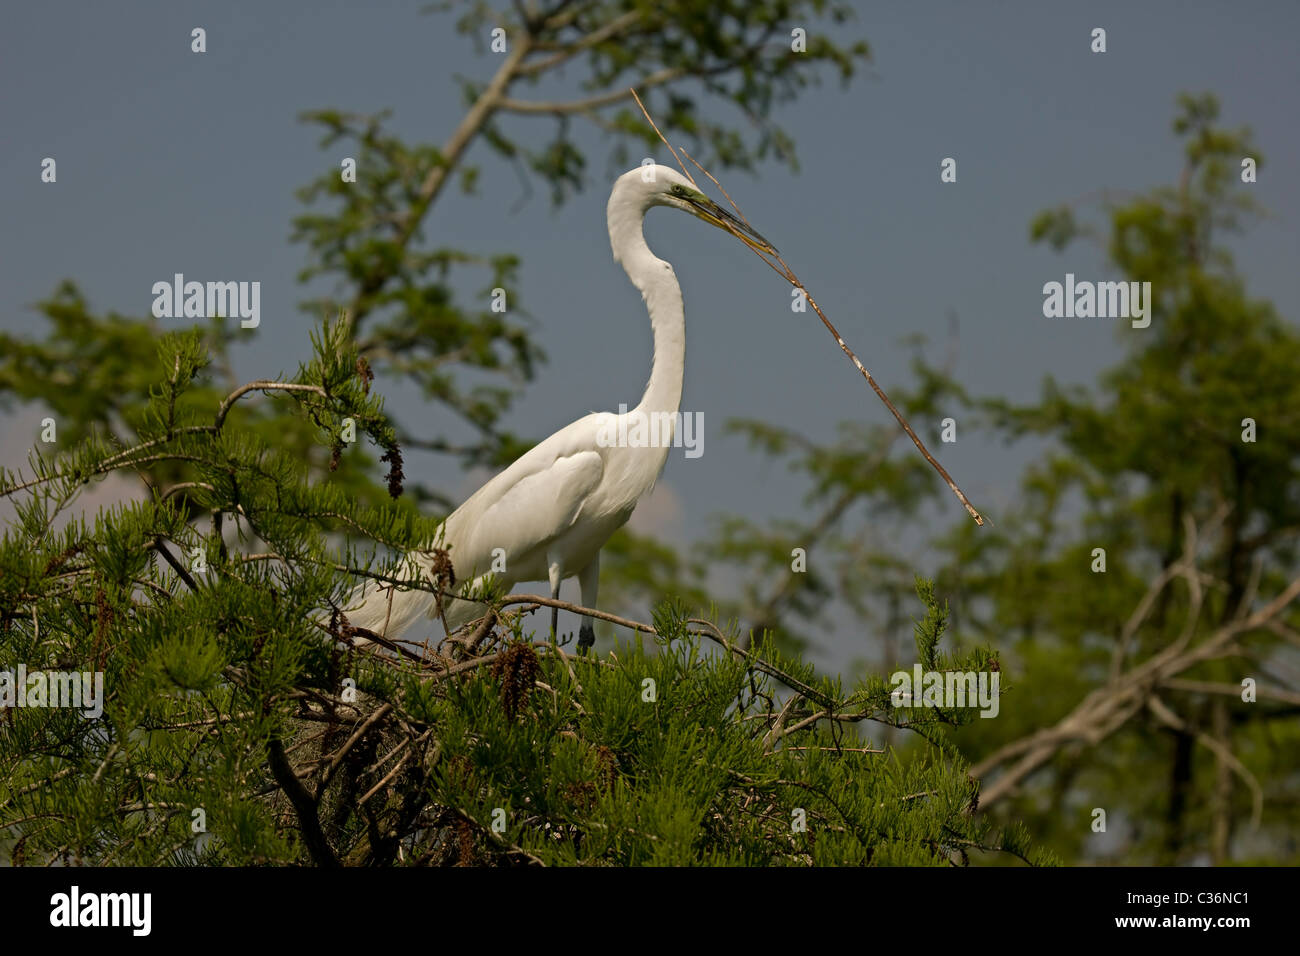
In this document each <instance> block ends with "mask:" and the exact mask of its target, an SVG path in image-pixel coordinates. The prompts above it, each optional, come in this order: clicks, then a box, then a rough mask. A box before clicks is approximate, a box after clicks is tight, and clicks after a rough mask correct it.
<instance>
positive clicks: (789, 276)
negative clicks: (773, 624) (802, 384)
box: [632, 90, 984, 525]
mask: <svg viewBox="0 0 1300 956" xmlns="http://www.w3.org/2000/svg"><path fill="white" fill-rule="evenodd" d="M632 96H633V97H634V98H635V99H636V103H637V105H638V106H640V107H641V112H642V113H643V114H645V118H646V120H647V122H649V123H650V126H651V127H652V128H653V129H654V131H655V132H656V133H658V135H659V138H660V139H661V140H663V143H664V145H665V146H667V147H668V150H669V152H671V153H672V154H673V158H674V159H676V160H677V165H679V166H681V167H682V172H683V173H685V175H686V178H687V179H689V180H690V181H691V183H692V184H693V185H696V186H697V188H698V184H696V183H695V177H694V176H692V175H691V174H690V171H689V170H688V169H687V168H686V165H685V164H684V163H683V162H682V160H681V157H680V156H678V155H677V150H676V149H674V148H673V145H672V143H670V142H668V140H667V138H666V137H665V136H664V134H663V133H662V132H660V130H659V127H658V126H656V125H655V121H654V120H653V119H651V118H650V113H649V111H648V110H647V109H646V108H645V104H644V103H642V102H641V98H640V97H639V96H637V95H636V91H635V90H633V91H632ZM682 154H683V155H684V156H686V157H687V158H688V159H690V161H691V162H692V163H694V164H695V165H696V166H697V167H698V168H699V170H700V172H702V173H704V175H706V176H708V177H709V179H710V180H712V182H713V184H714V185H715V186H717V187H718V189H719V190H720V191H721V192H722V195H723V196H726V198H727V202H729V203H731V208H732V209H734V210H736V215H737V216H739V217H740V220H741V221H742V222H743V223H744V224H745V225H746V226H748V225H749V220H748V219H747V218H745V214H744V213H743V212H741V210H740V207H739V206H738V205H736V201H735V200H734V199H732V198H731V196H729V195H727V191H726V190H725V189H723V188H722V184H721V183H720V182H718V180H717V178H716V177H714V175H713V174H712V173H710V172H709V171H708V170H707V169H705V168H704V167H703V166H701V165H700V164H699V163H698V162H696V160H695V158H694V157H693V156H691V155H690V154H689V153H687V152H686V150H684V149H683V150H682ZM722 224H723V225H724V226H726V228H727V230H728V231H729V232H730V233H731V234H732V235H734V236H735V237H736V238H737V239H742V240H743V239H744V238H745V237H744V236H743V235H741V234H740V233H739V232H737V231H736V228H735V227H734V226H732V225H731V224H730V223H728V222H726V221H725V220H724V221H723V223H722ZM751 228H752V227H751ZM745 244H746V245H747V246H749V248H750V249H752V250H753V252H754V254H755V255H756V256H758V257H759V258H760V259H762V260H763V261H764V262H765V263H767V265H768V266H769V267H770V268H771V269H772V271H773V272H775V273H776V274H777V275H779V276H781V278H783V279H785V280H786V281H787V282H789V283H790V284H791V285H792V286H794V287H795V288H796V289H798V290H799V291H800V292H802V293H803V297H804V299H805V300H807V302H808V304H809V305H811V306H812V308H813V311H814V312H816V313H817V317H818V318H819V319H821V320H822V324H823V325H824V326H826V330H827V331H828V332H830V334H831V335H832V336H833V337H834V338H835V343H836V344H837V345H838V346H839V347H840V349H841V350H842V351H843V352H844V354H845V355H847V356H848V357H849V360H850V361H852V362H853V364H854V366H856V367H857V370H858V371H859V372H861V373H862V377H863V378H865V379H866V380H867V384H868V385H870V386H871V388H872V390H873V391H874V392H875V393H876V395H877V396H878V397H879V398H880V400H881V401H882V402H884V403H885V407H886V408H888V409H889V411H890V414H892V415H893V416H894V418H895V419H896V420H897V421H898V424H899V426H900V427H901V428H902V429H903V431H905V432H906V433H907V437H908V438H910V439H912V444H914V445H915V446H916V448H917V450H918V451H920V453H921V455H922V457H924V458H925V460H926V461H928V462H929V463H930V466H931V467H932V468H934V470H935V471H937V472H938V473H939V477H940V478H942V479H943V480H944V482H945V483H946V484H947V485H948V488H949V489H950V490H951V491H952V493H953V494H954V495H956V496H957V500H958V501H960V502H961V503H962V506H963V507H964V508H965V509H966V511H967V512H968V513H969V514H970V516H971V517H972V518H974V519H975V523H976V524H977V525H983V524H984V516H983V515H981V514H980V513H979V512H978V511H976V510H975V506H974V505H972V504H971V503H970V499H969V498H967V497H966V494H965V493H964V492H963V491H962V490H961V489H960V488H959V487H957V483H956V482H955V481H953V480H952V476H951V475H950V474H948V471H947V469H945V468H944V467H943V465H941V464H939V462H938V459H936V458H935V457H934V456H933V455H932V454H930V450H929V449H928V448H926V447H925V443H924V442H922V441H921V439H920V436H918V435H917V434H916V432H915V431H913V429H912V426H911V425H909V424H908V422H907V419H905V418H904V417H903V413H902V412H900V411H899V410H898V406H896V405H895V404H894V403H893V402H892V401H890V399H889V396H888V395H886V394H885V390H884V389H883V388H881V387H880V385H879V384H878V383H877V382H876V380H875V378H874V377H873V376H872V374H871V373H870V372H869V371H867V367H866V366H865V365H863V364H862V360H861V359H859V358H858V356H857V355H856V354H855V353H854V351H853V349H851V348H849V345H848V343H847V342H845V341H844V337H843V336H842V335H840V332H839V329H837V328H835V326H834V325H833V324H832V323H831V320H830V319H828V318H827V317H826V313H825V312H823V311H822V309H821V306H819V305H818V304H817V301H816V300H815V299H814V298H813V297H812V293H810V292H809V291H808V289H807V287H805V286H804V284H803V282H802V281H800V279H799V277H798V276H796V275H795V274H794V270H793V269H791V268H790V266H789V265H787V264H786V261H785V260H784V259H782V258H781V254H780V253H779V252H777V251H776V250H775V249H773V250H772V251H771V253H768V254H765V253H764V252H763V251H761V250H759V249H756V248H754V246H752V245H749V243H748V242H746V243H745ZM768 255H770V256H771V259H769V258H768ZM773 260H775V262H774V261H773Z"/></svg>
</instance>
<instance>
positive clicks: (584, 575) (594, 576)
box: [578, 551, 600, 654]
mask: <svg viewBox="0 0 1300 956" xmlns="http://www.w3.org/2000/svg"><path fill="white" fill-rule="evenodd" d="M599 584H600V552H599V551H597V552H596V556H595V557H594V558H592V559H591V563H590V564H588V565H587V566H586V567H585V568H583V569H582V570H581V571H579V572H578V590H579V592H580V593H581V597H579V598H578V600H579V601H581V602H582V606H583V607H595V606H596V588H597V586H598V585H599ZM595 643H596V628H595V626H594V625H593V623H592V620H591V618H589V617H584V618H583V619H582V627H581V628H579V629H578V652H579V653H581V654H585V653H586V652H587V649H588V648H589V647H591V645H593V644H595Z"/></svg>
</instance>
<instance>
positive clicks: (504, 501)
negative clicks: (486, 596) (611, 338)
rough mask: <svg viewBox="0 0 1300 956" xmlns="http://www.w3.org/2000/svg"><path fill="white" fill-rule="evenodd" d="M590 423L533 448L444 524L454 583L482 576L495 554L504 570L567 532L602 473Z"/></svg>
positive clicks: (585, 421) (587, 420)
mask: <svg viewBox="0 0 1300 956" xmlns="http://www.w3.org/2000/svg"><path fill="white" fill-rule="evenodd" d="M596 417H597V416H588V418H585V419H582V420H580V421H578V422H574V424H573V425H571V426H569V427H568V428H566V429H564V430H563V431H561V432H558V433H556V434H555V435H552V436H551V437H550V438H548V439H547V440H546V441H544V442H542V443H541V444H540V445H538V446H537V447H535V448H533V449H532V450H531V451H529V452H528V453H527V454H525V455H524V456H522V457H521V458H520V459H519V460H518V461H516V462H515V463H514V464H513V465H511V466H510V467H509V468H507V469H506V470H505V471H503V472H502V473H501V474H499V475H497V476H496V477H495V478H493V479H492V480H491V481H489V482H488V483H487V484H486V485H484V486H483V487H482V488H480V489H479V490H478V491H477V492H476V493H475V494H474V495H473V496H472V497H471V498H470V499H469V500H468V501H466V502H465V504H463V505H461V506H460V507H459V508H457V509H456V511H455V513H454V514H453V515H451V517H449V518H448V519H447V536H446V538H447V543H448V544H449V545H450V546H451V561H452V565H453V566H454V567H455V569H456V577H457V579H458V580H461V581H469V580H472V579H473V578H475V577H477V576H478V575H480V574H483V573H485V572H486V571H487V570H488V569H489V568H490V566H491V564H492V560H493V557H494V554H495V553H496V549H497V548H500V549H502V550H503V551H504V553H505V556H506V561H507V564H509V562H510V561H511V560H512V559H515V560H517V559H519V558H521V557H522V556H523V555H525V554H527V553H529V552H530V551H533V550H534V549H536V548H538V547H541V546H544V545H546V543H547V542H549V541H550V540H552V539H553V538H555V537H557V536H558V535H560V534H562V533H563V532H565V531H567V530H568V529H569V528H570V527H572V525H573V523H574V522H575V521H576V520H577V518H578V516H579V514H580V513H581V511H582V506H583V503H584V502H585V501H586V499H587V497H588V495H590V494H591V492H592V491H594V490H595V489H596V487H597V486H598V485H599V484H600V481H601V478H602V477H603V475H604V472H605V463H604V458H603V456H602V455H601V452H600V450H599V449H598V446H597V445H596V442H595V437H594V436H595V430H594V425H593V424H592V423H591V422H590V419H592V418H596Z"/></svg>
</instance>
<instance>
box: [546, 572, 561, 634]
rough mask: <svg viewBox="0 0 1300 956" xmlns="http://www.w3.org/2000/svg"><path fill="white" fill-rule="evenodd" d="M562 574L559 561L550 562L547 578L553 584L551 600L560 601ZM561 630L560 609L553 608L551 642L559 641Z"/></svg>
mask: <svg viewBox="0 0 1300 956" xmlns="http://www.w3.org/2000/svg"><path fill="white" fill-rule="evenodd" d="M562 573H563V571H562V570H561V569H560V565H559V562H557V561H552V562H550V566H549V567H548V568H547V569H546V576H547V578H548V579H549V580H550V582H551V600H553V601H558V600H559V599H560V575H561V574H562ZM559 628H560V609H559V608H558V607H553V608H551V640H558V639H559Z"/></svg>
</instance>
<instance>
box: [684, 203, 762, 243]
mask: <svg viewBox="0 0 1300 956" xmlns="http://www.w3.org/2000/svg"><path fill="white" fill-rule="evenodd" d="M685 199H686V202H687V204H688V205H689V206H690V207H691V211H692V212H693V213H694V214H695V215H696V216H698V217H699V218H701V219H703V220H704V221H705V222H707V223H710V224H712V225H714V226H717V227H718V228H719V229H724V230H726V231H727V232H733V231H734V232H735V233H736V234H737V235H739V236H740V238H741V239H743V240H744V241H745V244H746V245H747V246H749V247H750V248H752V249H757V250H758V251H759V252H767V253H771V254H772V255H776V246H774V245H772V244H771V243H770V242H768V241H767V240H766V239H764V238H763V237H762V236H760V235H759V234H758V233H756V232H755V231H754V230H753V229H751V228H749V226H747V225H745V224H744V223H743V222H741V221H740V220H739V219H737V218H736V217H735V216H733V215H732V214H731V213H729V212H727V211H726V210H725V209H723V208H722V207H721V206H719V205H718V204H717V203H715V202H714V201H713V200H712V199H710V198H708V197H707V196H704V195H700V196H687V197H685Z"/></svg>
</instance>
